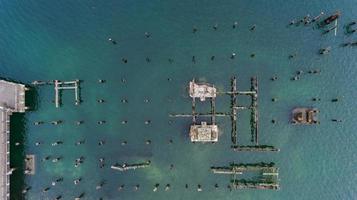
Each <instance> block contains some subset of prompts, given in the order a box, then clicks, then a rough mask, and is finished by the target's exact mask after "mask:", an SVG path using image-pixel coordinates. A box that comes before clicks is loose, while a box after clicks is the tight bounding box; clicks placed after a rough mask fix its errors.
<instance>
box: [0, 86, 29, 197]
mask: <svg viewBox="0 0 357 200" xmlns="http://www.w3.org/2000/svg"><path fill="white" fill-rule="evenodd" d="M26 90H27V88H26V87H25V85H23V84H17V83H12V82H8V81H4V80H0V143H1V144H2V145H1V148H0V199H4V200H9V199H10V175H11V174H12V171H13V170H14V169H11V168H10V116H11V115H12V113H14V112H20V113H23V112H25V111H26V109H27V107H26V106H25V91H26Z"/></svg>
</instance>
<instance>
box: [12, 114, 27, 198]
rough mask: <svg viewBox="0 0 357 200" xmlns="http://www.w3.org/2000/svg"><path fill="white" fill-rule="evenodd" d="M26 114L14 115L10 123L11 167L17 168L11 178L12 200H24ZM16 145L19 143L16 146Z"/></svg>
mask: <svg viewBox="0 0 357 200" xmlns="http://www.w3.org/2000/svg"><path fill="white" fill-rule="evenodd" d="M25 125H26V120H25V114H23V113H14V114H13V115H12V116H11V121H10V166H11V168H16V170H15V171H14V172H13V173H12V175H11V178H10V196H11V199H14V200H20V199H24V197H23V195H22V189H23V187H24V183H25V175H24V159H25V149H24V142H25V133H26V128H25ZM16 143H19V145H18V146H16Z"/></svg>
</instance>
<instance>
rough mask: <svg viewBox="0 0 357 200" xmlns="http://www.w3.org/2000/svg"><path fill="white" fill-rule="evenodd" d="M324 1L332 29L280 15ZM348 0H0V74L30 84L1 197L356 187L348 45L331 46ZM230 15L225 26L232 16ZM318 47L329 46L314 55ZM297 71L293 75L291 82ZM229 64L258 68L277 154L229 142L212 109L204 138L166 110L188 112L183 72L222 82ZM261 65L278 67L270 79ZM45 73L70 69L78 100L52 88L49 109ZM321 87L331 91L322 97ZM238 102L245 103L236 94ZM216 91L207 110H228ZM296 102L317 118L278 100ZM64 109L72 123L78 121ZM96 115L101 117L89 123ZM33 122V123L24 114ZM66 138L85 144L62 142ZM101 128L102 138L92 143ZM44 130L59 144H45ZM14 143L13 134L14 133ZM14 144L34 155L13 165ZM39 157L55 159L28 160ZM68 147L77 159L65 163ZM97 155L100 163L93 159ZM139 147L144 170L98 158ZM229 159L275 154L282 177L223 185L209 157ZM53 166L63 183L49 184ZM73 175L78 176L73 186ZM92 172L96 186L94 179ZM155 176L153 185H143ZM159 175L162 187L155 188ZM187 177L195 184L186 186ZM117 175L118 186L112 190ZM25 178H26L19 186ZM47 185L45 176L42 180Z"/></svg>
mask: <svg viewBox="0 0 357 200" xmlns="http://www.w3.org/2000/svg"><path fill="white" fill-rule="evenodd" d="M336 10H339V11H340V12H341V14H342V15H341V18H340V19H339V20H338V28H337V34H336V36H335V34H334V31H332V32H331V33H328V34H325V35H322V30H321V29H318V27H317V26H316V24H311V25H307V26H305V25H299V26H296V25H292V26H289V23H290V21H291V20H293V19H296V20H300V19H301V18H303V17H304V16H306V15H307V14H310V15H311V16H316V15H318V14H319V13H320V12H321V11H323V12H325V13H327V14H332V13H334V12H335V11H336ZM356 10H357V1H354V0H339V1H330V0H326V1H321V0H320V1H308V0H304V1H293V0H249V1H248V0H246V1H243V0H239V1H237V0H224V1H213V0H196V1H192V0H181V1H175V0H165V1H160V0H150V1H149V0H138V1H128V0H127V1H123V0H102V1H99V0H61V1H55V0H26V1H22V0H0V19H1V20H0V77H2V78H5V79H10V80H13V81H17V82H21V83H25V84H28V85H29V86H30V87H31V88H32V89H31V91H30V92H29V93H28V95H27V99H28V102H27V104H28V105H29V106H30V107H31V108H30V111H28V112H27V113H26V114H15V115H13V117H12V122H11V143H12V146H11V165H12V166H13V167H16V168H17V170H16V171H15V172H14V174H13V175H12V177H11V199H14V200H20V199H29V200H42V199H44V200H46V199H54V198H55V197H57V196H59V195H61V196H62V199H65V200H67V199H74V198H75V197H77V196H79V195H80V194H81V193H84V197H83V199H89V200H92V199H93V200H94V199H95V200H97V199H100V198H102V199H124V200H125V199H130V200H137V199H139V200H148V199H150V200H151V199H152V200H167V199H171V200H181V199H182V200H191V199H192V200H216V199H219V200H230V199H232V200H233V199H242V200H250V199H263V200H267V199H281V200H286V199H289V200H295V199H297V200H301V199H302V200H310V199H311V200H317V199H323V200H325V199H328V200H330V199H331V200H332V199H338V200H342V199H356V198H357V187H356V182H357V171H356V160H357V156H356V155H357V154H356V143H357V134H356V114H355V113H356V112H357V106H356V99H357V93H356V76H357V69H356V63H357V56H356V54H357V47H341V44H342V43H344V42H349V41H356V40H357V34H356V33H355V34H346V31H345V26H346V25H347V24H348V23H350V22H352V21H353V20H357V14H356ZM325 16H326V15H325ZM235 21H237V22H238V26H237V27H236V28H233V24H234V22H235ZM215 24H217V30H214V29H213V26H214V25H215ZM254 24H255V25H256V27H255V29H254V30H250V29H251V27H252V26H253V25H254ZM193 27H196V28H197V32H196V33H193ZM354 28H357V26H355V27H354ZM145 32H147V33H148V34H149V35H150V36H149V37H146V36H145ZM109 38H113V39H114V40H115V41H116V43H117V44H116V45H114V44H112V43H111V42H110V41H108V39H109ZM328 46H330V47H331V52H330V54H328V55H323V56H321V55H319V54H318V51H319V49H320V48H325V47H328ZM232 53H235V54H236V56H235V57H234V59H231V54H232ZM252 54H255V56H254V57H253V56H251V55H252ZM289 55H295V56H294V58H291V59H289ZM193 56H194V57H195V59H194V60H195V62H193ZM212 56H215V58H214V60H213V61H212V60H211V57H212ZM147 58H148V59H149V60H150V62H147ZM123 59H124V60H125V59H126V60H127V63H124V62H123V61H122V60H123ZM169 59H172V60H171V62H170V61H169ZM300 70H302V71H303V73H302V75H301V76H300V80H297V81H292V80H291V78H292V77H294V76H295V75H296V72H297V71H300ZM309 70H321V72H320V73H318V74H309V73H307V72H308V71H309ZM232 76H236V77H237V78H238V82H237V85H238V89H239V90H247V89H249V88H250V78H251V77H252V76H257V77H258V80H259V101H258V103H259V140H260V144H268V145H274V146H276V147H278V148H280V150H281V151H280V152H279V153H248V152H240V153H237V152H234V151H232V150H231V149H230V146H231V138H230V131H231V124H230V120H229V119H227V118H218V121H217V123H218V125H219V127H220V131H221V134H220V136H219V142H218V143H217V144H192V143H191V142H190V140H189V137H188V128H189V125H190V124H191V121H190V119H189V118H186V119H185V118H169V114H170V113H182V112H190V111H191V110H190V109H191V102H190V98H189V97H188V94H187V86H188V81H190V80H192V79H193V78H195V79H196V80H199V81H205V82H209V83H212V84H214V85H215V86H216V87H217V88H218V90H219V91H226V90H229V89H230V78H231V77H232ZM273 76H277V78H278V79H277V80H276V81H271V80H270V79H271V77H273ZM54 79H59V80H75V79H79V80H81V84H80V85H81V99H82V103H81V104H80V105H78V106H76V105H74V93H73V91H64V92H63V95H62V103H63V104H62V106H61V107H60V108H55V105H54V103H53V100H54V88H53V85H52V86H39V87H33V86H31V85H30V83H31V82H32V81H34V80H54ZM98 79H104V80H106V82H105V83H103V84H100V83H98ZM272 98H277V101H276V102H272V100H271V99H272ZM312 98H318V99H320V100H319V101H312ZM333 98H338V99H339V101H338V102H335V103H333V102H331V99H333ZM98 99H104V100H105V103H97V100H98ZM123 99H126V100H127V101H128V102H127V103H122V100H123ZM145 100H148V102H146V101H145ZM238 101H239V104H240V105H249V103H250V99H249V98H248V97H244V96H243V97H239V98H238ZM216 102H217V108H216V109H217V111H222V112H225V111H229V106H230V99H229V97H228V96H219V97H218V98H217V99H216ZM198 106H199V109H200V110H201V111H205V110H207V109H208V108H209V104H207V103H200V104H199V105H198ZM298 106H306V107H315V108H318V109H319V110H320V113H319V121H320V124H319V125H316V126H294V125H292V124H291V123H290V118H291V115H290V112H291V110H292V109H293V108H295V107H298ZM272 119H274V120H276V123H275V124H273V123H271V120H272ZM331 119H339V120H342V122H332V121H331ZM53 120H62V121H63V123H62V124H61V125H58V126H54V125H51V124H50V123H49V122H51V121H53ZM77 120H83V121H84V123H83V124H82V125H80V126H77V125H75V121H77ZM100 120H105V121H106V123H105V124H103V125H98V124H97V122H98V121H100ZM123 120H127V122H128V123H127V124H122V123H121V122H122V121H123ZM146 120H150V121H151V123H150V124H148V125H147V124H145V123H144V122H145V121H146ZM36 121H44V122H45V124H43V125H39V126H36V125H34V122H36ZM249 122H250V112H249V111H241V112H239V115H238V141H239V143H241V144H246V145H249V144H250V124H249ZM79 140H85V144H83V145H79V146H76V145H74V144H75V142H76V141H79ZM100 140H103V141H105V144H104V145H102V146H99V145H98V142H99V141H100ZM146 140H151V144H149V145H147V144H145V141H146ZM170 140H172V144H170V143H169V141H170ZM56 141H63V144H62V145H58V146H52V145H51V143H53V142H56ZM124 141H126V142H127V144H126V145H124V146H123V145H121V144H122V142H124ZM16 142H20V143H21V144H20V145H19V146H15V145H14V144H15V143H16ZM36 142H41V145H39V146H36V145H35V143H36ZM25 154H34V155H35V156H36V174H35V175H33V176H24V175H23V171H22V170H21V169H22V168H23V158H24V157H23V156H24V155H25ZM46 156H51V159H52V158H55V157H58V156H61V157H62V159H61V160H60V161H59V162H58V163H52V162H51V161H45V162H41V159H42V158H44V157H46ZM80 156H84V158H85V159H84V163H83V164H82V165H80V166H79V167H78V168H75V167H74V162H75V159H76V158H78V157H80ZM101 157H103V158H105V164H106V165H105V167H104V168H102V169H101V168H99V158H101ZM147 160H150V161H151V166H150V167H149V168H147V169H140V170H135V171H128V172H125V173H123V172H118V171H114V170H112V169H110V165H112V164H114V163H117V162H118V163H123V162H128V163H135V162H143V161H147ZM231 162H236V163H254V162H275V163H276V165H277V166H278V167H279V168H280V170H279V172H280V173H279V179H280V186H281V189H280V190H278V191H271V190H251V189H247V190H236V191H230V190H229V189H228V188H227V185H228V184H229V183H230V176H224V175H215V174H213V173H211V172H210V170H209V169H210V167H211V166H227V165H229V163H231ZM171 164H172V165H173V169H170V165H171ZM59 177H63V182H61V183H58V184H56V186H51V182H52V181H53V180H55V179H57V178H59ZM79 177H81V178H82V181H81V182H80V184H78V185H74V184H73V180H74V179H76V178H79ZM101 181H105V184H104V186H103V188H102V189H99V190H96V186H97V185H98V184H99V183H100V182H101ZM156 183H159V184H160V186H159V189H158V191H157V192H153V191H152V190H153V188H154V185H155V184H156ZM216 183H217V184H218V185H219V188H218V189H215V188H214V184H216ZM137 184H139V189H138V190H137V191H134V186H135V185H137ZM166 184H170V186H171V187H170V190H168V191H164V187H165V185H166ZM185 184H188V189H186V188H185ZM198 184H200V185H201V186H202V189H203V191H202V192H197V185H198ZM121 185H125V186H124V188H123V189H122V190H121V191H118V188H119V186H121ZM26 186H30V187H31V189H30V190H29V191H28V192H27V193H26V194H25V195H23V194H22V192H21V191H22V190H23V188H25V187H26ZM46 187H51V189H50V190H49V191H48V192H46V193H44V192H42V190H43V189H44V188H46Z"/></svg>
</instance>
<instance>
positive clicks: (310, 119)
mask: <svg viewBox="0 0 357 200" xmlns="http://www.w3.org/2000/svg"><path fill="white" fill-rule="evenodd" d="M318 112H319V111H318V110H317V109H314V108H295V109H294V110H293V111H292V119H291V122H292V123H293V124H317V123H319V122H318V120H317V113H318Z"/></svg>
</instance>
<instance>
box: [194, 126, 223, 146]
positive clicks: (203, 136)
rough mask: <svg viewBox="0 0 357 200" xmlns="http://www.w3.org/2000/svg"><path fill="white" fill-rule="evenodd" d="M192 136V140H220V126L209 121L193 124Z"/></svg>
mask: <svg viewBox="0 0 357 200" xmlns="http://www.w3.org/2000/svg"><path fill="white" fill-rule="evenodd" d="M190 138H191V142H218V126H217V125H215V124H211V125H207V122H201V124H200V125H196V124H194V125H191V128H190Z"/></svg>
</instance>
